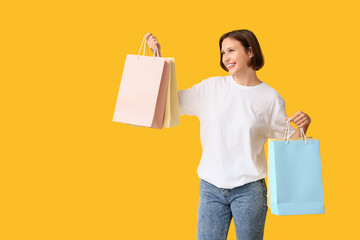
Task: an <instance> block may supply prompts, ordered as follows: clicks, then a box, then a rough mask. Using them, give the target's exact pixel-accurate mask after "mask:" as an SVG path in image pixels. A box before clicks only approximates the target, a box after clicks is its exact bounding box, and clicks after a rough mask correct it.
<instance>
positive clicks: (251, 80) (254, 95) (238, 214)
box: [147, 30, 309, 240]
mask: <svg viewBox="0 0 360 240" xmlns="http://www.w3.org/2000/svg"><path fill="white" fill-rule="evenodd" d="M147 43H148V45H149V47H150V48H151V49H152V51H153V50H154V49H155V46H157V48H158V49H160V44H159V42H158V40H157V38H156V37H154V36H152V35H151V34H148V35H147ZM219 45H220V53H221V54H220V66H221V67H222V68H223V69H224V70H225V71H227V72H229V75H228V76H217V77H212V78H209V79H205V80H203V81H201V82H200V83H198V84H195V85H194V86H193V87H191V88H189V89H184V90H180V91H179V92H178V95H179V105H180V114H181V115H192V116H197V117H198V118H199V119H200V139H201V145H202V148H203V152H202V156H201V160H200V164H199V167H198V170H197V172H198V175H199V177H200V198H199V208H198V222H197V239H198V240H209V239H213V240H216V239H226V238H227V234H228V230H229V226H230V222H231V219H232V218H234V223H235V229H236V235H237V239H243V240H244V239H245V240H246V239H248V240H252V239H262V238H263V234H264V226H265V219H266V213H267V204H266V202H267V200H266V195H267V192H266V191H267V190H266V185H265V180H264V178H265V177H266V173H267V171H266V169H267V168H266V158H265V151H264V144H265V142H266V141H267V139H268V138H280V137H282V136H283V132H284V129H285V126H286V121H285V119H286V118H287V115H286V110H285V101H284V99H283V98H282V97H281V96H280V94H279V93H278V92H277V91H276V90H275V89H273V88H271V87H270V86H269V85H267V84H266V83H265V82H263V81H260V80H259V79H258V77H257V75H256V71H258V70H260V69H261V68H262V67H263V66H264V58H263V54H262V51H261V48H260V45H259V42H258V40H257V38H256V37H255V35H254V33H252V32H251V31H249V30H236V31H232V32H229V33H225V34H224V35H222V36H221V38H220V41H219ZM305 115H306V114H304V113H302V114H297V115H296V116H295V115H294V116H293V117H294V118H293V119H294V121H295V124H296V123H298V124H300V123H301V124H305V125H306V124H307V126H308V124H309V122H306V121H303V120H301V119H304V118H306V116H307V115H306V116H305ZM305 125H301V126H305ZM307 126H306V128H307ZM304 128H305V127H304ZM304 131H306V129H304ZM295 132H296V131H295V128H294V127H292V126H291V129H290V131H288V136H291V135H292V134H294V133H295ZM288 136H287V137H288Z"/></svg>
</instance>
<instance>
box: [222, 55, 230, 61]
mask: <svg viewBox="0 0 360 240" xmlns="http://www.w3.org/2000/svg"><path fill="white" fill-rule="evenodd" d="M228 61H229V56H228V55H227V54H226V53H225V54H223V62H224V63H226V62H228Z"/></svg>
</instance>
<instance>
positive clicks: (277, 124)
mask: <svg viewBox="0 0 360 240" xmlns="http://www.w3.org/2000/svg"><path fill="white" fill-rule="evenodd" d="M273 112H274V114H273V115H272V123H271V124H270V130H269V133H268V137H269V138H283V137H284V134H285V128H286V120H285V118H286V117H287V115H286V107H285V101H284V99H283V98H282V97H279V99H278V101H277V102H276V104H275V107H274V111H273ZM295 131H296V129H295V128H294V127H293V126H292V125H290V131H289V133H288V134H287V137H290V136H291V135H292V134H293V133H294V132H295Z"/></svg>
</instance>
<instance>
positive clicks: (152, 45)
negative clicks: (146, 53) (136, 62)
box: [145, 33, 161, 57]
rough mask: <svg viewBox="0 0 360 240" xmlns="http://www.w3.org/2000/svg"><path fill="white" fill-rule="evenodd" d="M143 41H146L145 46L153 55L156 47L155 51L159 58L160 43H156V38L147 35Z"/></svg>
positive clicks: (149, 34)
mask: <svg viewBox="0 0 360 240" xmlns="http://www.w3.org/2000/svg"><path fill="white" fill-rule="evenodd" d="M145 40H146V42H147V45H148V46H149V48H150V49H151V51H152V53H153V54H155V53H154V50H155V46H157V49H158V51H159V56H160V57H161V52H160V43H159V42H158V40H157V38H156V37H155V36H153V35H152V34H151V33H147V34H146V35H145Z"/></svg>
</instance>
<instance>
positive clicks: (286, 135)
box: [283, 118, 307, 144]
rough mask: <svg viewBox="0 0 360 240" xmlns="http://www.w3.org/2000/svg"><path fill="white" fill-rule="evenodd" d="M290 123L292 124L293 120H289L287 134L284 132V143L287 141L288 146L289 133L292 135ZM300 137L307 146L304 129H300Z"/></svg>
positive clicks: (286, 128)
mask: <svg viewBox="0 0 360 240" xmlns="http://www.w3.org/2000/svg"><path fill="white" fill-rule="evenodd" d="M290 122H291V118H289V119H288V120H287V121H286V127H285V132H284V136H283V141H285V140H286V144H289V136H288V135H289V133H290V126H291V125H290ZM300 135H301V140H304V141H305V144H307V139H306V136H305V133H304V130H303V129H302V128H300Z"/></svg>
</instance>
